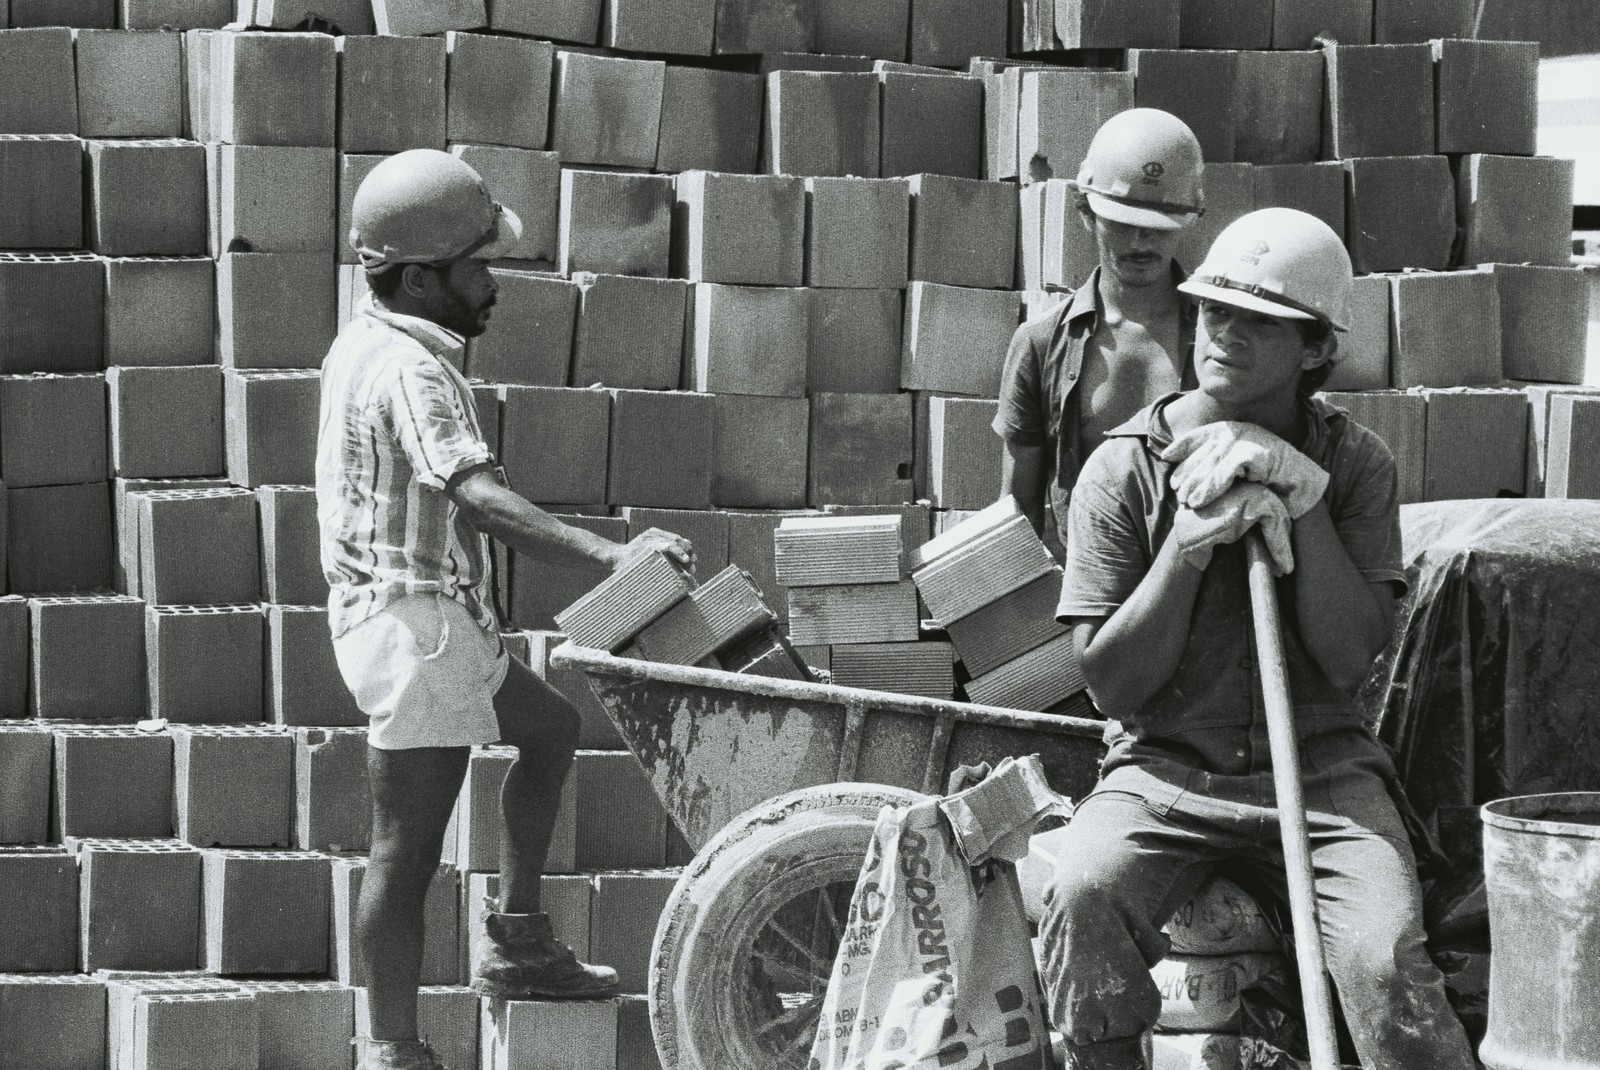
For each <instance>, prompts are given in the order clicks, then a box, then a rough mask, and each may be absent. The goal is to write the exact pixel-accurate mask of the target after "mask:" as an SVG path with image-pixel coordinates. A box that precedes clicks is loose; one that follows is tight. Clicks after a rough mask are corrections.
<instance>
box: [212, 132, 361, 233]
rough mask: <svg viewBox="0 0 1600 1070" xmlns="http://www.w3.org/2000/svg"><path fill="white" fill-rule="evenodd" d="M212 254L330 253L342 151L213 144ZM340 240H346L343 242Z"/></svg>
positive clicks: (284, 146) (279, 146)
mask: <svg viewBox="0 0 1600 1070" xmlns="http://www.w3.org/2000/svg"><path fill="white" fill-rule="evenodd" d="M207 148H208V150H209V152H210V154H211V158H210V161H209V169H210V171H209V173H210V197H211V255H212V256H214V257H220V256H222V255H223V254H225V253H327V252H329V251H330V249H331V247H332V246H333V245H334V244H335V243H336V242H338V240H339V236H337V235H335V233H334V221H335V218H336V216H335V212H336V211H337V204H338V202H337V197H336V195H335V189H334V187H335V173H336V170H337V168H338V160H339V157H338V154H337V153H335V152H334V150H333V149H331V148H300V147H296V146H288V145H210V146H207ZM340 244H343V243H342V242H341V243H340Z"/></svg>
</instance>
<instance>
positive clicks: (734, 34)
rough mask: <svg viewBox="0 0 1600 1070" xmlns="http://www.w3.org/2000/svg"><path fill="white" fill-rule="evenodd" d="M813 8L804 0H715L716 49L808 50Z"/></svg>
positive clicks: (812, 31)
mask: <svg viewBox="0 0 1600 1070" xmlns="http://www.w3.org/2000/svg"><path fill="white" fill-rule="evenodd" d="M816 36H817V14H816V10H815V7H814V6H813V5H812V4H810V3H806V2H804V0H717V19H716V51H717V53H718V54H719V55H721V54H727V53H736V54H744V53H753V52H812V51H815V50H816V49H815V48H814V47H813V45H814V42H815V41H816Z"/></svg>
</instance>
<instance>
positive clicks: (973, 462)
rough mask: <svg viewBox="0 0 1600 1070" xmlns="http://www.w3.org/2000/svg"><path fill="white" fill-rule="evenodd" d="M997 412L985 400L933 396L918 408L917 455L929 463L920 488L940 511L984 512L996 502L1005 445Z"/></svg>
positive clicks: (994, 404)
mask: <svg viewBox="0 0 1600 1070" xmlns="http://www.w3.org/2000/svg"><path fill="white" fill-rule="evenodd" d="M998 408H999V403H998V402H994V401H989V400H987V399H983V398H946V397H929V398H927V399H926V405H925V408H923V407H920V406H919V412H918V417H919V424H918V434H917V450H916V453H917V457H918V458H926V465H927V483H926V485H925V486H923V487H922V488H920V490H921V492H922V493H925V494H926V496H927V497H928V498H929V499H931V500H932V502H933V504H934V506H935V507H936V508H939V509H981V508H983V507H984V506H985V505H987V504H988V503H989V502H991V501H993V500H994V495H995V488H996V487H998V486H999V485H1000V459H1001V458H1000V455H1001V444H1000V440H999V438H998V437H997V436H996V435H995V433H994V430H993V428H992V427H991V423H992V421H993V420H994V415H995V412H996V411H997V409H998ZM924 412H925V413H926V422H925V423H923V422H922V419H923V413H924Z"/></svg>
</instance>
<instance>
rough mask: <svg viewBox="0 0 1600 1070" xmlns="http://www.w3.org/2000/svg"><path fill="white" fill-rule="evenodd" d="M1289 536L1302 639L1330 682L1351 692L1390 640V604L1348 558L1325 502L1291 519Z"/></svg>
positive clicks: (1296, 611) (1364, 676)
mask: <svg viewBox="0 0 1600 1070" xmlns="http://www.w3.org/2000/svg"><path fill="white" fill-rule="evenodd" d="M1292 538H1293V541H1294V573H1293V575H1294V585H1295V618H1296V621H1295V622H1296V623H1297V624H1298V625H1299V631H1300V641H1301V643H1302V644H1304V646H1305V648H1306V652H1307V653H1308V654H1310V655H1311V657H1312V660H1314V661H1315V662H1316V663H1317V666H1318V667H1319V668H1320V669H1322V672H1323V675H1324V676H1326V677H1327V678H1328V680H1329V682H1330V683H1332V684H1333V685H1334V686H1335V687H1338V688H1341V689H1344V690H1350V689H1352V688H1354V687H1356V686H1357V685H1358V684H1360V683H1361V681H1362V680H1363V679H1365V678H1366V675H1367V673H1368V672H1369V671H1370V670H1371V668H1372V662H1373V659H1374V658H1376V657H1377V656H1378V653H1379V652H1380V651H1381V650H1382V649H1383V647H1384V644H1385V643H1387V642H1388V641H1389V629H1390V626H1391V623H1392V618H1391V613H1390V611H1389V607H1386V606H1383V605H1380V604H1379V601H1378V599H1377V598H1376V597H1375V596H1374V594H1373V591H1372V587H1371V585H1370V584H1369V583H1368V582H1367V580H1366V577H1364V576H1362V575H1361V573H1360V571H1359V570H1358V569H1357V568H1356V566H1355V563H1354V562H1352V561H1351V560H1350V555H1349V553H1348V552H1347V551H1346V550H1345V548H1344V543H1342V542H1341V541H1340V540H1339V533H1338V531H1337V530H1336V529H1335V528H1334V526H1333V518H1332V517H1331V516H1330V515H1329V513H1328V506H1327V503H1326V501H1323V502H1319V503H1317V505H1315V506H1314V507H1313V508H1312V509H1311V511H1310V512H1308V513H1306V514H1305V515H1304V516H1302V517H1301V518H1300V519H1299V520H1296V521H1295V522H1294V531H1293V536H1292Z"/></svg>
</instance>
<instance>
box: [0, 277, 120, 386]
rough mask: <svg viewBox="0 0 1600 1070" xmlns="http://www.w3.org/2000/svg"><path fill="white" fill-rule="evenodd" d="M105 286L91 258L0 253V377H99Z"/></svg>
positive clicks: (101, 360) (101, 357) (102, 342)
mask: <svg viewBox="0 0 1600 1070" xmlns="http://www.w3.org/2000/svg"><path fill="white" fill-rule="evenodd" d="M105 286H106V284H105V275H104V271H103V269H102V268H101V267H100V260H99V258H98V257H96V256H93V255H91V254H89V253H59V254H51V253H39V254H33V253H0V372H4V373H7V374H11V373H16V372H87V371H99V370H100V369H101V368H102V367H103V366H104V352H105V351H104V343H105V339H104V331H105Z"/></svg>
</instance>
